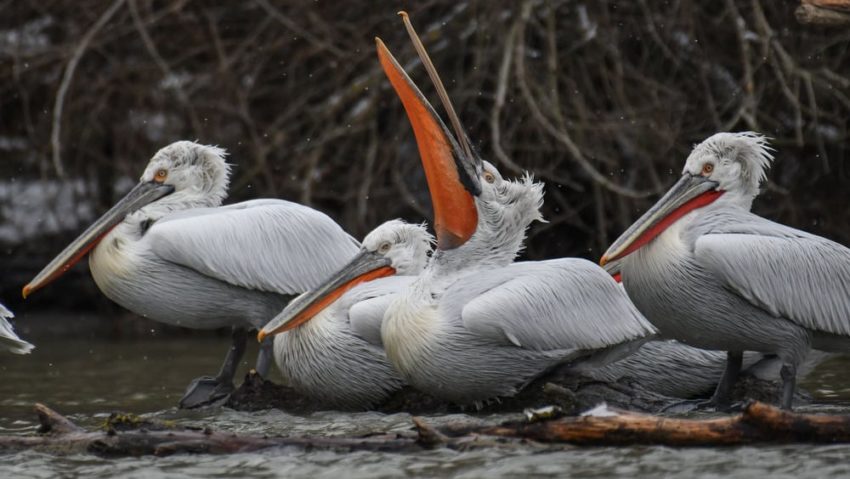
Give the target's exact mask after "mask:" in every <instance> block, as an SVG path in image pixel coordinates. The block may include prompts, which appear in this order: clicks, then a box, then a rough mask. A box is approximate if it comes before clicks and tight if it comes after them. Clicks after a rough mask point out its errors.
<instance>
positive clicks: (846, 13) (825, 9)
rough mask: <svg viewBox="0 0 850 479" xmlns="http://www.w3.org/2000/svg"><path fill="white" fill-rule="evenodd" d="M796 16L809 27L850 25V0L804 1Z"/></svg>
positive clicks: (795, 13)
mask: <svg viewBox="0 0 850 479" xmlns="http://www.w3.org/2000/svg"><path fill="white" fill-rule="evenodd" d="M794 15H795V16H796V17H797V21H799V22H800V23H804V24H808V25H819V26H828V27H832V26H846V25H850V0H802V2H801V3H800V6H799V7H797V10H796V11H795V12H794Z"/></svg>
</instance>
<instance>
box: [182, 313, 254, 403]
mask: <svg viewBox="0 0 850 479" xmlns="http://www.w3.org/2000/svg"><path fill="white" fill-rule="evenodd" d="M231 338H232V342H231V344H230V350H229V351H227V356H225V358H224V364H222V365H221V370H219V372H218V375H216V377H214V378H213V377H209V376H202V377H199V378H195V379H194V380H192V382H191V383H189V387H187V388H186V393H185V394H184V395H183V397H182V398H181V399H180V403H179V407H180V408H181V409H192V408H196V407H200V406H207V405H212V404H216V403H220V402H224V401H225V400H226V399H227V397H228V396H230V393H232V392H233V390H234V389H235V387H234V386H233V377H234V376H235V375H236V369H237V368H238V367H239V362H240V361H242V356H244V355H245V346H246V345H247V344H248V330H246V329H244V328H237V327H234V328H233V332H232V333H231Z"/></svg>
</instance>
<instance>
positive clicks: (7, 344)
mask: <svg viewBox="0 0 850 479" xmlns="http://www.w3.org/2000/svg"><path fill="white" fill-rule="evenodd" d="M14 317H15V315H14V314H12V312H11V311H9V310H8V309H6V307H5V306H3V305H2V304H0V349H5V350H7V351H10V352H13V353H15V354H29V352H30V351H32V350H33V348H35V346H33V345H32V344H30V343H28V342H26V341H24V340H23V339H21V338H19V337H18V335H17V334H15V330H14V329H12V324H11V323H10V322H9V321H8V319H10V318H14Z"/></svg>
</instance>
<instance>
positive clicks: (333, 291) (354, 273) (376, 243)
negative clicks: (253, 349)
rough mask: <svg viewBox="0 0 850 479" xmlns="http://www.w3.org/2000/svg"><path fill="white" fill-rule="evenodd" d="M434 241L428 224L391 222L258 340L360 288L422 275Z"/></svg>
mask: <svg viewBox="0 0 850 479" xmlns="http://www.w3.org/2000/svg"><path fill="white" fill-rule="evenodd" d="M433 241H434V239H433V237H432V236H431V235H430V234H429V233H428V230H427V229H426V227H425V224H418V225H416V224H409V223H405V222H404V221H401V220H390V221H387V222H386V223H384V224H382V225H381V226H378V227H377V228H375V229H374V230H372V232H371V233H369V234H368V235H367V236H366V237H365V238H364V239H363V243H362V244H361V248H360V252H359V253H358V254H357V255H356V256H355V257H354V258H353V259H352V260H351V261H349V262H348V264H347V265H345V266H343V267H342V269H340V270H339V271H337V272H336V273H334V274H332V275H331V276H330V277H329V278H328V279H327V280H325V282H323V283H322V284H321V285H319V286H318V287H316V288H315V289H313V290H312V291H310V292H307V293H305V294H303V295H301V296H299V297H298V298H296V299H295V300H293V301H292V302H291V303H289V305H288V306H287V307H286V309H284V310H283V312H282V313H280V314H279V315H277V317H275V318H274V319H272V320H271V321H269V323H268V324H266V326H265V327H263V329H262V330H260V333H259V334H258V335H257V339H259V340H260V341H262V340H263V339H264V338H265V337H266V336H273V335H275V334H279V333H283V332H285V331H289V330H290V329H293V328H296V327H298V326H299V325H301V324H304V323H306V322H307V321H309V320H310V319H312V318H314V317H315V316H316V315H317V314H319V313H320V312H321V311H322V310H324V309H325V308H327V307H328V306H330V305H331V304H333V302H334V301H336V300H337V299H339V298H340V296H342V295H343V294H345V292H346V291H348V290H350V289H351V288H353V287H355V286H357V285H358V284H361V283H365V282H368V281H373V280H375V279H378V278H383V277H386V276H392V275H394V274H401V275H416V274H419V273H420V272H422V270H423V269H424V268H425V264H426V263H427V261H428V253H429V252H430V251H431V246H432V244H433Z"/></svg>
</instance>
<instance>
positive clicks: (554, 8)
mask: <svg viewBox="0 0 850 479" xmlns="http://www.w3.org/2000/svg"><path fill="white" fill-rule="evenodd" d="M798 6H799V3H798V2H797V1H791V0H784V1H773V0H725V1H711V2H707V1H701V0H668V1H652V0H635V1H587V0H564V1H557V0H551V1H547V0H526V1H516V2H513V1H511V2H490V1H463V2H459V1H455V0H431V1H421V2H371V1H346V2H332V1H315V2H308V1H288V2H283V1H273V0H245V1H240V2H212V1H173V2H168V1H152V0H113V1H111V2H110V1H101V0H74V1H70V0H53V1H50V0H14V1H13V0H7V1H4V2H0V158H2V161H0V173H2V175H0V257H2V273H3V275H2V277H1V278H2V279H1V280H0V299H2V300H3V301H5V302H6V303H7V304H8V305H9V306H11V307H12V308H14V309H16V310H18V312H19V313H24V316H26V314H27V312H34V311H37V310H39V309H65V310H74V311H94V312H95V313H97V314H101V315H104V314H103V313H108V314H105V316H119V315H121V316H124V315H126V314H128V313H125V312H123V311H122V310H120V308H118V307H117V306H114V305H111V303H110V302H109V301H108V300H107V299H106V298H105V297H104V296H102V295H101V294H100V293H99V292H98V291H97V289H96V287H95V285H94V283H93V282H92V281H91V279H90V276H89V274H88V270H87V267H86V266H85V265H83V266H78V267H77V268H75V269H74V270H73V271H72V272H71V273H69V274H68V275H67V276H66V277H64V278H62V279H60V280H59V281H58V282H57V283H55V284H54V285H52V286H51V287H48V288H46V289H45V290H44V291H43V292H39V294H38V295H36V296H34V297H33V298H31V299H30V300H28V301H27V302H26V304H24V303H22V302H21V301H20V300H19V299H18V298H19V297H20V287H21V286H22V285H23V284H25V283H26V282H27V281H28V280H29V279H30V278H31V277H32V276H33V275H34V274H35V273H36V272H37V271H38V270H39V269H40V268H41V267H43V266H44V265H45V264H46V262H47V261H48V260H49V259H51V258H52V257H53V256H54V255H55V254H56V253H57V252H58V251H59V250H60V249H61V248H62V247H64V246H65V245H66V244H67V242H68V241H70V240H71V239H72V238H73V237H75V236H76V235H77V234H78V233H79V232H80V231H81V230H82V229H83V228H84V227H85V226H86V225H87V224H88V222H90V221H91V220H92V219H93V218H94V217H95V216H96V215H98V214H100V213H101V212H103V211H105V210H106V209H107V208H108V207H109V206H110V205H111V204H113V202H114V201H115V200H116V199H117V198H118V197H120V196H121V195H122V194H123V193H124V192H125V191H126V190H127V189H128V188H129V187H130V186H131V185H132V184H133V183H134V182H135V181H136V179H137V178H138V176H139V175H140V174H141V171H142V169H143V167H144V165H145V164H146V162H147V160H148V159H149V158H150V157H151V156H152V155H153V153H155V152H156V151H157V150H158V149H159V148H161V147H163V146H165V145H166V144H168V143H171V142H173V141H176V140H181V139H192V140H198V141H200V142H203V143H209V144H216V145H219V146H222V147H224V148H226V149H227V150H228V151H229V152H230V157H229V161H230V162H231V163H233V164H234V165H235V168H234V178H233V182H232V184H231V195H230V199H229V201H239V200H245V199H250V198H258V197H277V198H285V199H289V200H293V201H298V202H301V203H304V204H307V205H310V206H313V207H316V208H318V209H320V210H322V211H325V212H327V213H328V214H330V215H331V216H332V217H333V218H335V219H336V220H337V221H339V222H340V223H341V224H342V225H343V226H344V227H345V228H346V229H348V230H349V231H350V232H351V233H352V234H354V235H355V236H358V237H362V236H363V235H364V234H365V233H366V232H368V231H369V230H370V229H371V228H373V227H374V226H376V225H378V224H379V223H380V222H381V221H383V220H386V219H390V218H395V217H403V218H406V219H408V220H413V221H419V220H422V219H424V218H429V217H430V212H429V208H430V205H429V203H428V197H427V192H426V185H425V182H424V178H423V175H422V172H421V167H420V164H419V159H418V156H417V152H416V145H415V142H414V137H413V134H412V131H411V129H410V127H409V125H408V122H407V119H406V117H405V114H404V111H403V109H402V107H401V104H400V102H399V101H398V100H397V98H396V96H395V94H394V93H393V91H392V90H391V88H390V86H389V83H388V82H387V81H386V79H385V77H384V75H383V73H382V72H381V70H380V67H379V65H378V62H377V60H376V56H375V52H374V37H375V36H380V37H381V38H382V39H383V40H384V41H385V42H386V44H387V45H388V47H389V48H390V49H391V50H392V51H393V53H394V54H395V55H396V56H397V57H398V58H399V60H400V61H401V62H402V64H403V65H405V67H406V68H407V70H408V72H409V73H410V74H411V76H412V77H413V78H414V80H415V81H416V82H417V83H418V84H419V85H420V86H421V87H422V88H423V91H424V92H425V93H426V95H428V96H429V97H430V98H432V100H433V101H432V102H433V103H434V105H435V106H436V105H438V102H437V100H436V95H434V91H433V88H432V87H431V85H430V82H429V81H428V80H427V76H426V75H425V72H424V70H423V69H422V66H421V64H420V63H419V62H418V60H417V57H416V55H415V53H414V51H413V49H412V46H411V44H410V41H409V40H408V38H407V36H406V33H405V31H404V28H403V27H402V23H401V20H400V18H399V17H398V16H397V15H396V11H397V10H399V9H406V10H408V11H409V12H410V14H411V18H412V20H413V23H414V25H415V26H416V27H417V29H418V30H419V33H420V34H421V35H422V37H423V39H424V42H425V44H426V47H427V48H428V50H429V51H430V54H431V57H432V59H433V60H434V62H435V63H436V65H437V68H438V70H439V71H440V73H441V75H442V77H443V79H444V81H445V82H446V85H447V88H448V90H449V94H450V95H451V97H452V99H453V100H454V102H455V105H456V107H457V109H458V112H459V114H460V116H461V119H462V121H463V122H464V123H465V125H466V128H467V130H468V132H469V135H470V137H471V138H472V140H473V142H475V143H476V144H477V146H478V148H479V150H480V151H481V153H482V156H483V157H484V158H485V159H488V160H489V161H491V162H493V163H494V164H496V165H497V167H498V168H500V170H501V171H502V173H503V174H504V175H505V176H517V175H520V174H522V172H523V171H526V170H527V171H530V172H533V173H534V175H535V176H536V178H538V179H539V180H541V181H544V182H545V183H546V203H545V205H544V215H545V217H546V218H547V219H548V223H545V224H536V225H535V226H534V227H533V228H532V230H531V232H530V237H529V241H528V248H527V251H526V252H525V253H524V256H525V257H527V258H531V259H541V258H549V257H558V256H581V257H586V258H591V259H597V258H598V257H599V255H600V253H601V252H602V251H604V249H605V248H606V246H607V245H608V243H609V242H610V241H611V240H612V239H614V238H615V237H616V236H617V235H618V234H619V233H620V232H621V231H622V230H623V229H624V228H625V227H626V226H628V225H629V224H630V223H631V222H632V221H633V220H634V219H635V218H636V217H637V216H639V214H641V213H642V212H643V211H644V210H645V209H646V208H647V207H648V206H649V205H650V204H651V203H652V202H653V201H654V200H655V199H656V198H657V197H658V195H659V193H660V192H662V191H663V190H664V189H665V188H666V187H667V186H669V185H670V184H671V183H672V182H673V181H674V177H675V176H678V174H679V171H680V170H681V167H682V164H683V162H684V159H685V158H686V156H687V154H688V152H689V150H690V148H691V147H692V146H693V144H694V143H696V142H699V141H701V140H702V139H704V138H705V137H707V136H709V135H711V134H713V133H715V132H717V131H736V130H754V131H758V132H761V133H764V134H766V135H768V136H770V137H772V138H773V142H772V143H773V146H774V147H775V148H776V162H775V166H774V168H773V169H772V170H771V172H770V181H769V182H768V183H767V185H766V189H765V191H764V193H763V195H762V198H761V199H760V200H759V201H757V203H756V209H757V211H758V212H759V213H761V214H764V215H766V216H768V217H770V218H772V219H775V220H779V221H782V222H785V223H788V224H791V225H794V226H797V227H800V228H803V229H806V230H809V231H812V232H815V233H817V234H821V235H825V236H827V237H829V238H832V239H835V240H837V241H839V242H842V243H844V244H850V208H848V200H850V193H848V191H847V189H848V186H850V164H848V162H847V158H848V151H850V142H848V118H850V51H848V47H850V29H848V28H846V27H843V28H827V27H815V26H809V25H802V24H800V23H798V22H797V20H796V19H795V16H794V10H795V8H796V7H798ZM19 316H20V315H19ZM24 323H25V321H19V326H18V328H19V330H20V329H21V328H23V331H26V326H25V324H24ZM142 323H143V327H145V328H150V327H151V326H152V323H150V322H142Z"/></svg>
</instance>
